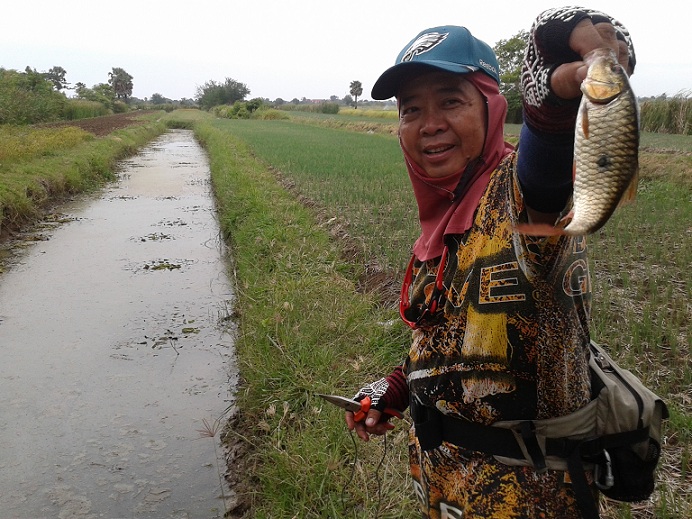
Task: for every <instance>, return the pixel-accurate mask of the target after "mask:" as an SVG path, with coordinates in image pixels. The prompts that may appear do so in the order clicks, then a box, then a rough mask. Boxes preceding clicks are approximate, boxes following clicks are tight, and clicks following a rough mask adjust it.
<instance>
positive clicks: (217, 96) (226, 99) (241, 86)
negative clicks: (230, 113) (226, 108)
mask: <svg viewBox="0 0 692 519" xmlns="http://www.w3.org/2000/svg"><path fill="white" fill-rule="evenodd" d="M248 95H250V89H249V88H248V87H247V86H246V85H245V83H239V82H238V81H236V80H235V79H231V78H226V80H225V81H224V82H223V83H217V82H216V81H213V80H211V81H207V82H206V83H204V85H203V86H201V87H197V98H196V99H197V103H198V104H199V106H200V108H202V109H204V110H209V109H210V108H213V107H214V106H219V105H232V104H234V103H235V102H236V101H244V100H245V98H246V97H247V96H248Z"/></svg>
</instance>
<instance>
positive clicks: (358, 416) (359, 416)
mask: <svg viewBox="0 0 692 519" xmlns="http://www.w3.org/2000/svg"><path fill="white" fill-rule="evenodd" d="M371 402H372V400H371V399H370V397H369V396H366V397H365V398H363V400H361V401H360V410H359V411H356V412H355V413H354V414H353V419H354V420H355V421H356V422H360V421H361V420H365V417H366V416H367V415H368V411H370V403H371Z"/></svg>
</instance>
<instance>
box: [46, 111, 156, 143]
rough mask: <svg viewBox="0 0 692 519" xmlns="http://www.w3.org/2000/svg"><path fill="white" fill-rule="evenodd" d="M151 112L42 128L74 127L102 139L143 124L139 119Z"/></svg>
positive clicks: (58, 123)
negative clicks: (110, 134)
mask: <svg viewBox="0 0 692 519" xmlns="http://www.w3.org/2000/svg"><path fill="white" fill-rule="evenodd" d="M151 112H152V110H135V111H132V112H126V113H123V114H113V115H104V116H102V117H91V118H89V119H78V120H75V121H57V122H53V123H48V124H45V125H43V126H48V127H55V126H58V127H59V126H76V127H78V128H81V129H82V130H84V131H87V132H90V133H93V134H94V135H96V136H97V137H102V136H104V135H108V134H109V133H111V132H113V131H115V130H119V129H121V128H126V127H128V126H133V125H137V124H143V121H140V120H139V117H140V116H141V115H143V114H147V113H151Z"/></svg>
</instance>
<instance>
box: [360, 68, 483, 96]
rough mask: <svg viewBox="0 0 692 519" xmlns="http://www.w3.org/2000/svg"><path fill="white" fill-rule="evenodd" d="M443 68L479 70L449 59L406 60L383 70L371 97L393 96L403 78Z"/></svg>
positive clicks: (463, 70)
mask: <svg viewBox="0 0 692 519" xmlns="http://www.w3.org/2000/svg"><path fill="white" fill-rule="evenodd" d="M431 69H437V70H444V71H446V72H454V73H457V74H467V73H469V72H475V71H477V70H479V69H478V68H477V67H471V66H467V65H460V64H459V63H450V62H449V61H437V60H430V61H407V62H405V63H397V64H396V65H394V66H393V67H390V68H388V69H387V70H385V71H384V72H383V73H382V75H381V76H380V77H379V79H378V80H377V81H376V82H375V85H374V86H373V87H372V94H371V95H372V98H373V99H377V100H379V101H384V100H385V99H389V98H390V97H395V96H396V95H397V93H398V92H399V88H401V84H402V82H403V81H404V80H406V79H408V78H409V77H411V76H413V75H418V74H420V73H421V72H422V71H424V70H431Z"/></svg>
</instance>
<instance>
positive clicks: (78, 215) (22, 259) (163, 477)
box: [0, 130, 237, 519]
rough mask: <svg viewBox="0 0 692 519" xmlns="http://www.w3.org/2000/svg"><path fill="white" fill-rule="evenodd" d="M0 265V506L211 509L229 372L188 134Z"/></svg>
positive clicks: (172, 513)
mask: <svg viewBox="0 0 692 519" xmlns="http://www.w3.org/2000/svg"><path fill="white" fill-rule="evenodd" d="M119 177H120V178H119V180H118V181H117V182H115V183H114V184H112V185H111V186H109V187H108V188H107V189H105V190H104V191H102V192H101V193H100V194H98V195H97V196H92V197H90V198H89V199H83V200H79V201H76V202H74V203H71V204H69V205H68V206H67V207H63V208H61V211H62V213H63V214H62V215H61V217H60V218H58V220H60V222H61V223H60V224H58V225H55V226H54V227H52V228H50V229H44V230H43V231H42V233H41V234H40V235H39V236H41V237H46V238H47V239H45V241H43V240H37V241H34V242H33V244H32V245H30V246H28V247H27V248H26V250H25V251H24V252H23V253H21V254H20V255H19V256H18V259H16V260H15V261H14V265H13V266H11V267H10V268H9V269H7V271H6V272H5V273H4V274H1V275H0V517H2V519H14V518H22V519H23V518H27V519H28V518H31V519H37V518H44V517H45V518H51V519H54V518H61V519H63V518H64V519H67V518H69V519H92V518H108V519H115V518H128V519H133V518H136V519H141V518H146V519H153V518H156V519H161V518H171V519H178V518H181V519H182V518H185V519H188V518H201V519H210V518H215V517H222V516H223V513H224V497H223V496H226V497H228V492H227V490H226V489H225V488H224V487H222V486H221V485H222V483H221V477H220V474H223V472H224V471H225V467H224V466H223V464H224V461H223V458H222V453H221V450H220V446H219V441H220V440H219V435H218V434H217V435H216V436H215V437H214V438H210V437H205V433H200V432H199V431H200V430H202V431H204V430H205V421H206V423H207V424H209V426H211V427H212V428H213V425H214V420H216V419H217V418H220V417H222V416H223V415H224V413H225V412H226V411H227V410H228V408H229V406H230V405H231V403H232V401H231V399H232V389H233V387H234V384H235V380H236V378H237V374H236V370H235V365H234V356H233V344H232V336H231V334H230V333H229V331H230V330H229V328H228V326H229V324H228V322H227V321H228V316H229V315H230V308H229V307H230V304H231V301H232V298H233V294H232V286H231V284H230V283H229V280H228V278H227V277H226V266H225V258H224V250H223V248H222V245H221V242H220V239H219V228H218V224H217V221H216V219H215V208H214V203H213V197H212V196H211V191H210V181H209V166H208V163H207V160H206V155H205V154H204V151H203V150H202V149H201V148H200V147H199V145H198V144H197V143H196V142H195V140H194V138H193V136H192V132H190V131H186V130H175V131H171V132H169V133H167V134H165V135H163V136H162V137H160V138H159V139H157V140H156V141H154V142H153V143H152V144H151V145H150V146H148V147H147V148H145V149H144V150H143V151H142V152H141V153H139V154H138V155H137V156H135V157H133V158H131V159H130V160H127V161H125V162H124V163H123V164H122V167H121V169H120V173H119Z"/></svg>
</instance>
